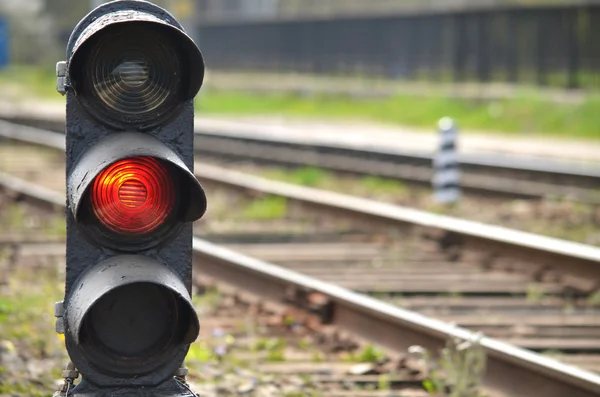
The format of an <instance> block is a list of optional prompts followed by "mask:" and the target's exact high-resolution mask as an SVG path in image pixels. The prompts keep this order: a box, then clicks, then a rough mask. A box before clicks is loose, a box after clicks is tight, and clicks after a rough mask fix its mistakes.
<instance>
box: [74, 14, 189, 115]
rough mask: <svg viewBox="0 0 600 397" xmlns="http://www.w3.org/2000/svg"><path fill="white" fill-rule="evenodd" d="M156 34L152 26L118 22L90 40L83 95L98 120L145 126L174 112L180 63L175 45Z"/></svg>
mask: <svg viewBox="0 0 600 397" xmlns="http://www.w3.org/2000/svg"><path fill="white" fill-rule="evenodd" d="M119 25H121V26H119ZM159 32H161V31H157V30H156V28H153V27H152V25H144V24H133V25H128V26H123V25H122V24H117V25H115V26H114V27H113V26H111V27H109V28H107V29H106V30H105V31H102V33H101V34H99V36H98V37H95V38H93V40H96V42H95V43H93V45H90V53H89V56H88V57H86V60H85V61H84V64H83V70H84V71H85V72H86V74H87V76H85V78H84V79H83V84H84V85H83V90H82V94H83V97H84V99H85V103H86V105H87V107H88V108H91V110H92V111H93V112H94V113H96V115H97V116H98V117H99V118H101V119H103V120H114V121H116V122H117V123H125V124H142V125H144V124H146V123H149V124H152V122H156V121H157V120H161V119H163V118H165V117H169V116H170V115H172V114H173V113H174V112H175V111H176V110H177V109H178V106H179V105H180V103H181V101H182V100H181V92H182V80H181V75H182V71H181V64H180V60H179V58H178V56H177V53H176V52H175V50H174V45H173V44H174V43H172V42H171V40H170V39H169V36H168V35H164V34H159ZM162 33H164V32H162Z"/></svg>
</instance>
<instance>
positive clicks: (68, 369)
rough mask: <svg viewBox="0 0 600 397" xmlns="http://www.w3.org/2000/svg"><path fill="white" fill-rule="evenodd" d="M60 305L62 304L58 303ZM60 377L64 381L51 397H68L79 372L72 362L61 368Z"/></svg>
mask: <svg viewBox="0 0 600 397" xmlns="http://www.w3.org/2000/svg"><path fill="white" fill-rule="evenodd" d="M60 303H61V304H62V302H60ZM62 376H63V378H64V380H65V382H64V383H63V385H62V387H61V389H60V390H58V391H56V392H55V393H54V394H53V395H52V397H68V395H69V391H71V390H72V389H73V387H74V385H73V384H74V382H75V379H77V378H78V377H79V371H77V368H75V365H73V363H72V362H70V361H69V362H68V363H67V365H65V367H64V368H63V371H62Z"/></svg>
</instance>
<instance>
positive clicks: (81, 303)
mask: <svg viewBox="0 0 600 397" xmlns="http://www.w3.org/2000/svg"><path fill="white" fill-rule="evenodd" d="M57 73H58V76H59V78H58V90H59V92H61V93H63V94H66V100H67V127H66V160H67V162H66V164H67V165H66V175H67V213H66V218H67V262H66V283H65V298H64V301H63V302H59V303H58V304H57V305H56V316H57V331H58V332H61V333H64V336H65V344H66V348H67V351H68V353H69V357H70V358H71V362H72V364H70V367H68V368H67V369H66V370H65V378H66V380H67V382H66V383H65V385H66V388H68V389H70V390H69V391H68V392H67V391H66V390H64V391H63V395H65V394H68V396H83V395H85V396H91V395H110V396H125V395H127V396H129V395H135V396H138V395H148V396H150V395H152V396H154V395H160V396H189V395H192V394H191V391H190V390H189V389H188V388H187V386H186V384H185V383H184V382H181V379H180V376H181V375H182V373H183V372H182V371H183V370H182V369H181V368H182V364H183V361H184V359H185V356H186V354H187V351H188V349H189V345H190V343H191V342H193V341H194V340H195V339H196V337H197V336H198V333H199V327H200V325H199V320H198V317H197V315H196V313H195V311H194V308H193V306H192V303H191V272H192V268H191V260H192V222H193V221H194V220H197V219H199V218H200V217H202V215H203V214H204V212H205V210H206V198H205V194H204V191H203V189H202V187H201V186H200V184H199V183H198V181H197V179H196V178H195V177H194V175H193V139H194V133H193V116H194V114H193V113H194V110H193V98H194V96H195V95H196V94H197V93H198V91H199V89H200V87H201V85H202V81H203V77H204V62H203V59H202V55H201V53H200V51H199V49H198V47H197V46H196V45H195V44H194V42H193V41H192V40H191V39H190V38H189V37H188V35H187V34H186V33H185V32H184V30H183V28H182V27H181V25H180V24H179V23H178V22H177V21H176V20H175V18H174V17H173V16H172V15H171V14H169V13H168V12H166V11H165V10H163V9H162V8H160V7H157V6H155V5H153V4H151V3H149V2H146V1H139V0H120V1H114V2H111V3H106V4H103V5H101V6H100V7H98V8H96V9H94V10H93V11H92V12H91V13H90V14H89V15H87V16H86V17H85V18H84V19H83V20H82V21H81V22H80V23H79V24H78V25H77V26H76V28H75V30H74V31H73V33H72V35H71V37H70V39H69V43H68V46H67V61H66V62H60V63H59V65H58V67H57ZM78 375H81V380H80V381H79V382H78V383H77V385H75V384H74V382H72V380H73V378H75V377H77V376H78Z"/></svg>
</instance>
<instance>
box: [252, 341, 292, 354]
mask: <svg viewBox="0 0 600 397" xmlns="http://www.w3.org/2000/svg"><path fill="white" fill-rule="evenodd" d="M285 346H286V343H285V339H284V338H259V339H257V340H256V342H254V346H252V349H253V350H254V351H277V350H283V349H285Z"/></svg>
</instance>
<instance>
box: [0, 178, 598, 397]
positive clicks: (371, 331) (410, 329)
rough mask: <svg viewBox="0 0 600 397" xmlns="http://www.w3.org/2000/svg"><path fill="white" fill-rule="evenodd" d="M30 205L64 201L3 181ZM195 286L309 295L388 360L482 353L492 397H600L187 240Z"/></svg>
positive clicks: (499, 354)
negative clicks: (416, 350) (410, 352)
mask: <svg viewBox="0 0 600 397" xmlns="http://www.w3.org/2000/svg"><path fill="white" fill-rule="evenodd" d="M4 181H11V183H9V184H7V185H3V188H4V189H6V190H13V191H17V193H18V194H20V195H21V196H22V197H24V198H29V199H31V200H32V201H33V202H34V203H38V204H39V203H40V202H44V201H48V203H47V204H50V205H51V206H56V205H61V206H62V207H63V208H64V206H65V198H64V195H62V194H59V193H57V192H54V191H50V190H48V189H45V188H41V187H38V186H36V185H34V184H31V183H29V182H26V181H22V180H18V179H17V178H12V177H8V176H6V175H3V176H2V178H0V184H2V183H3V182H4ZM193 250H194V259H195V260H194V280H196V281H197V280H199V279H205V278H207V277H208V278H210V279H212V280H214V281H216V282H217V283H218V284H219V285H223V286H224V287H225V288H229V289H231V288H233V289H234V290H237V291H240V292H245V293H246V294H250V295H254V296H256V297H258V298H259V299H261V300H267V301H270V302H273V303H275V304H280V305H281V304H283V305H285V304H286V302H289V297H290V291H293V290H297V291H310V292H313V293H319V294H321V295H322V296H324V297H326V299H328V301H329V302H330V304H331V309H332V314H333V315H332V316H330V324H331V325H333V326H336V327H337V329H340V330H343V331H345V332H348V333H350V334H351V335H353V336H354V337H356V338H358V339H361V340H369V341H372V342H373V343H375V344H377V345H378V346H380V347H382V348H384V349H386V350H387V351H388V352H390V353H397V354H402V353H404V352H406V350H407V348H408V347H410V346H413V345H421V346H423V347H425V348H427V349H430V350H437V349H439V348H441V347H443V345H444V343H445V342H446V341H447V340H448V339H449V338H452V339H454V338H457V339H460V340H464V341H469V342H471V343H476V344H477V345H479V346H481V347H482V348H483V349H484V350H485V352H486V354H487V357H488V358H487V372H486V375H485V379H484V381H485V383H484V384H485V387H486V389H488V391H490V392H491V393H492V395H498V396H500V395H502V396H515V397H517V396H518V397H527V396H536V397H537V396H544V397H563V396H570V397H592V396H597V395H598V394H599V393H600V376H598V375H596V374H593V373H590V372H587V371H584V370H581V369H579V368H576V367H573V366H570V365H565V364H562V363H560V362H558V361H555V360H553V359H550V358H547V357H543V356H540V355H538V354H535V353H532V352H530V351H527V350H524V349H520V348H517V347H515V346H512V345H509V344H506V343H503V342H500V341H498V340H496V339H493V338H488V337H485V336H481V335H479V334H476V333H473V332H471V331H468V330H466V329H463V328H460V327H455V326H453V325H451V324H447V323H444V322H442V321H438V320H435V319H432V318H429V317H426V316H423V315H421V314H418V313H416V312H412V311H409V310H405V309H402V308H400V307H397V306H393V305H390V304H387V303H384V302H381V301H378V300H376V299H373V298H370V297H368V296H365V295H361V294H357V293H354V292H352V291H349V290H347V289H344V288H341V287H338V286H336V285H333V284H329V283H326V282H323V281H320V280H318V279H315V278H312V277H308V276H305V275H302V274H299V273H296V272H294V271H291V270H288V269H284V268H281V267H279V266H276V265H274V264H270V263H266V262H263V261H260V260H257V259H253V258H250V257H248V256H245V255H242V254H239V253H237V252H234V251H232V250H229V249H226V248H223V247H220V246H218V245H215V244H212V243H210V242H208V241H205V240H202V239H199V238H194V239H193Z"/></svg>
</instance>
